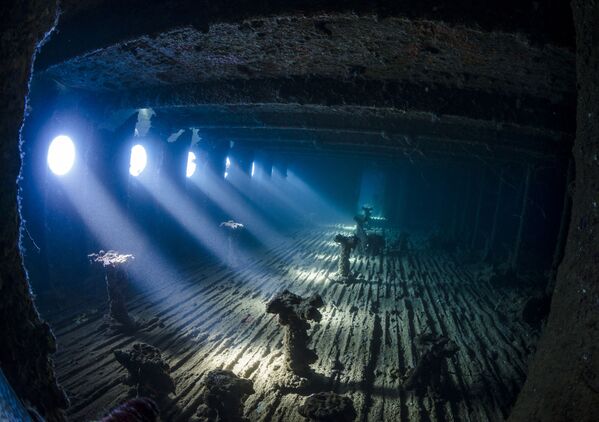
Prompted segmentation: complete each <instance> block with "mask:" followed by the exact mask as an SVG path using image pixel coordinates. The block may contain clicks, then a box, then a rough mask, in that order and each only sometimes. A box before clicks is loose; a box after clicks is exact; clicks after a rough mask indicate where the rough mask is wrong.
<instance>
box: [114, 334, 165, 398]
mask: <svg viewBox="0 0 599 422" xmlns="http://www.w3.org/2000/svg"><path fill="white" fill-rule="evenodd" d="M114 357H115V358H116V360H117V361H118V362H119V363H120V364H121V365H123V366H124V367H125V369H127V371H129V378H128V380H127V384H129V385H132V386H134V387H135V388H136V393H137V395H138V396H141V395H143V396H149V397H152V398H160V397H163V396H166V395H168V394H169V393H174V392H175V382H174V381H173V379H172V378H171V376H170V367H169V366H168V364H167V363H166V362H165V361H164V359H163V358H162V355H161V353H160V350H158V349H157V348H156V347H153V346H150V345H149V344H145V343H135V344H134V345H133V346H132V347H131V348H130V349H128V350H115V351H114Z"/></svg>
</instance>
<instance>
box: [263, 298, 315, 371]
mask: <svg viewBox="0 0 599 422" xmlns="http://www.w3.org/2000/svg"><path fill="white" fill-rule="evenodd" d="M322 306H324V303H323V301H322V298H321V297H320V295H317V294H315V295H312V296H310V297H309V298H307V299H306V298H302V297H300V296H298V295H296V294H293V293H291V292H290V291H288V290H284V291H282V292H281V293H279V294H278V295H276V296H275V297H274V298H273V299H272V300H271V301H270V302H268V304H267V305H266V312H268V313H269V314H277V315H278V316H279V323H280V324H281V325H284V326H285V327H286V330H285V339H284V347H285V363H286V365H287V369H289V370H290V371H291V372H292V373H293V374H295V375H297V376H300V377H308V376H310V364H312V363H314V362H316V359H317V358H318V356H317V355H316V353H315V352H314V351H313V350H311V349H309V348H308V342H309V340H310V339H309V337H308V328H310V322H309V321H316V322H318V321H320V319H321V318H322V316H321V314H320V312H319V311H318V308H320V307H322Z"/></svg>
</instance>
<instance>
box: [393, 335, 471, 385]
mask: <svg viewBox="0 0 599 422" xmlns="http://www.w3.org/2000/svg"><path fill="white" fill-rule="evenodd" d="M416 346H417V347H418V352H419V353H418V356H419V357H418V363H417V364H416V366H415V367H414V368H411V369H409V370H408V372H407V373H406V375H405V377H404V378H405V380H404V384H403V386H404V388H405V389H406V390H415V391H416V392H417V393H419V394H423V393H425V392H426V390H427V389H429V388H430V390H432V391H433V392H434V393H440V392H442V391H448V390H449V387H450V385H449V376H448V370H447V360H448V359H449V358H451V357H452V356H453V355H455V354H456V353H457V352H458V350H459V349H458V346H457V345H456V344H455V343H454V342H453V340H450V339H449V338H448V337H445V336H435V335H432V334H428V333H427V334H422V335H420V336H419V337H418V338H417V341H416Z"/></svg>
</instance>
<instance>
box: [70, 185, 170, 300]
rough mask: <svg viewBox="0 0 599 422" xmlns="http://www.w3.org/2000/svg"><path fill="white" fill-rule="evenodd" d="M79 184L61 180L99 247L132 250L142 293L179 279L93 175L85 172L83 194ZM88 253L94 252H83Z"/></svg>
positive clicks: (135, 279) (134, 273) (133, 271)
mask: <svg viewBox="0 0 599 422" xmlns="http://www.w3.org/2000/svg"><path fill="white" fill-rule="evenodd" d="M80 183H81V181H79V180H74V181H72V182H70V183H64V185H63V186H64V187H65V192H66V194H67V196H68V198H69V200H70V202H71V203H72V204H73V206H74V207H75V209H76V210H77V213H78V214H79V215H80V216H81V219H82V220H83V221H84V223H85V224H86V226H87V227H88V228H89V230H90V231H91V233H92V235H93V236H94V237H95V238H96V239H97V240H98V242H99V243H100V245H101V247H102V248H104V249H106V250H110V249H114V250H117V251H119V252H122V253H132V254H133V255H134V256H135V260H134V261H133V262H132V264H131V266H130V273H131V276H132V281H133V282H134V283H135V284H137V285H141V286H142V287H143V291H144V292H148V293H150V292H152V291H154V292H155V291H156V290H157V289H158V287H161V286H163V285H164V284H166V283H170V282H174V281H176V280H178V279H179V277H178V276H177V271H175V270H174V269H173V268H172V267H171V266H170V265H169V264H168V262H167V261H166V260H165V259H164V257H163V256H162V254H161V253H160V252H159V251H158V250H156V249H155V248H154V247H153V245H152V243H151V242H150V241H149V239H148V238H147V237H146V236H145V235H144V234H143V233H142V232H141V231H140V230H139V229H138V228H137V227H136V226H135V225H133V224H132V223H130V222H129V221H128V219H127V218H126V217H125V215H124V213H123V212H122V211H121V209H120V208H119V207H118V206H117V205H116V204H115V203H114V202H113V200H112V198H111V197H110V195H109V194H108V192H107V191H106V189H105V187H104V186H103V185H102V184H101V183H100V182H99V181H98V180H97V179H96V178H95V177H94V176H93V175H91V174H87V175H86V178H85V185H86V188H85V190H86V192H85V194H82V192H81V189H79V187H80ZM89 252H93V251H85V252H82V253H89Z"/></svg>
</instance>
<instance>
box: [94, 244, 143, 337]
mask: <svg viewBox="0 0 599 422" xmlns="http://www.w3.org/2000/svg"><path fill="white" fill-rule="evenodd" d="M88 257H89V259H90V260H91V261H92V262H94V263H98V264H101V265H102V267H103V268H104V271H105V280H106V290H107V292H108V307H109V311H108V315H109V317H110V318H111V320H112V322H114V323H115V324H113V327H115V328H118V329H123V330H126V331H132V330H135V329H137V328H138V326H139V324H138V322H137V321H135V319H133V318H132V317H131V316H130V315H129V312H128V311H127V304H126V302H125V294H124V293H125V288H126V286H127V284H128V275H127V271H126V269H125V268H126V267H125V265H126V264H127V263H128V262H130V261H131V260H133V259H134V257H133V255H131V254H120V253H118V252H116V251H108V252H104V251H100V252H98V253H97V254H96V253H93V254H90V255H88Z"/></svg>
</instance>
